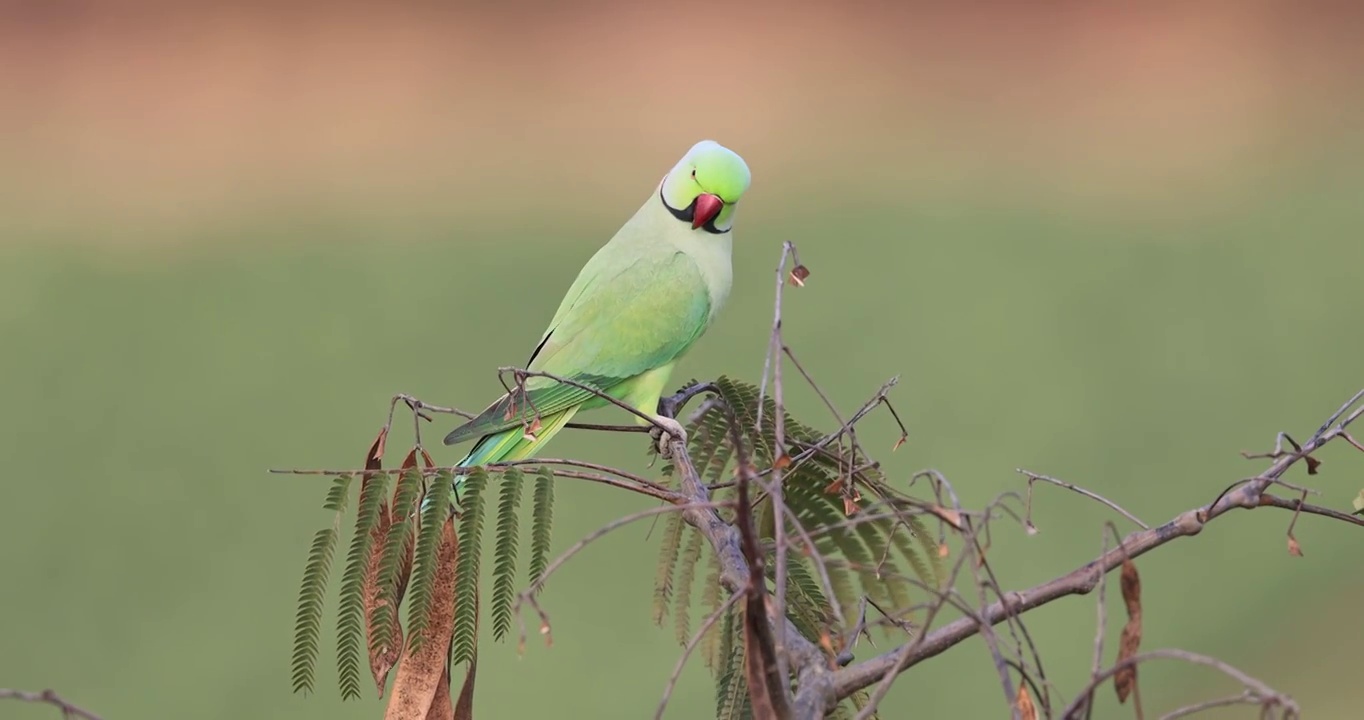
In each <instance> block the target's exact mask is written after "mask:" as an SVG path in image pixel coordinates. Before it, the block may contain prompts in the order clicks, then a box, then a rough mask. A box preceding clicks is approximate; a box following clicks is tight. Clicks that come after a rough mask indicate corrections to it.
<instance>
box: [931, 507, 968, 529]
mask: <svg viewBox="0 0 1364 720" xmlns="http://www.w3.org/2000/svg"><path fill="white" fill-rule="evenodd" d="M924 509H926V510H928V511H929V512H931V513H933V514H934V515H936V516H938V518H939V519H940V520H942V521H943V522H945V523H947V524H948V525H951V526H952V527H954V528H956V529H957V530H961V529H962V525H961V513H959V512H957V511H956V510H953V509H952V508H946V507H943V506H941V505H925V506H924Z"/></svg>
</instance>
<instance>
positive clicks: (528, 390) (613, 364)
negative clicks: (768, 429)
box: [445, 140, 750, 487]
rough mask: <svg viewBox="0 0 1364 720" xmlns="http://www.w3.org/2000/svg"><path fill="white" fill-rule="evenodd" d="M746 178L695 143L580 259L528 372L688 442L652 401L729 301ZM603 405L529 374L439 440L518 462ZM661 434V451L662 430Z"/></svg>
mask: <svg viewBox="0 0 1364 720" xmlns="http://www.w3.org/2000/svg"><path fill="white" fill-rule="evenodd" d="M749 181H750V175H749V170H748V165H747V164H745V163H744V161H743V158H741V157H739V156H738V155H737V154H735V153H734V152H733V151H731V150H729V149H728V148H726V147H724V146H722V145H720V144H719V143H716V142H714V141H711V140H703V141H701V142H699V143H697V144H696V145H694V146H692V148H691V149H690V150H688V151H687V154H686V155H683V156H682V159H681V160H678V161H677V164H676V165H674V166H673V168H672V169H671V170H670V171H668V174H667V175H666V176H665V177H664V178H663V180H662V181H661V182H660V183H659V184H658V186H657V187H656V188H655V189H654V190H653V192H651V193H650V194H649V198H648V199H647V200H646V201H645V202H644V205H643V206H641V207H640V208H639V210H638V211H636V212H635V214H634V216H633V217H631V218H630V219H629V220H627V221H626V223H625V225H624V226H622V227H621V228H620V230H618V231H617V232H616V234H615V236H614V237H612V238H611V240H610V241H608V242H607V243H606V244H605V245H604V246H602V247H601V249H599V250H598V251H597V253H596V254H595V255H593V256H592V258H591V259H590V260H588V261H587V264H586V265H584V266H583V268H582V270H581V271H580V272H579V273H578V278H577V279H576V280H574V281H573V285H572V286H571V287H570V288H569V289H568V294H567V295H565V296H564V299H563V301H562V302H560V304H559V309H558V310H557V311H556V312H555V313H554V319H553V320H551V321H550V323H549V327H548V328H547V329H546V330H545V332H544V335H543V336H542V337H541V338H540V342H539V344H538V345H536V347H535V350H534V352H532V353H531V356H530V361H529V363H528V364H527V366H526V369H527V370H531V371H538V372H546V373H550V374H552V375H555V376H558V377H561V378H567V379H569V380H572V381H574V382H577V383H581V384H582V385H585V386H587V387H591V388H594V389H596V390H599V391H601V392H603V393H606V394H608V395H610V396H611V397H613V398H616V399H618V400H620V401H622V402H624V403H626V404H627V405H629V406H630V407H633V408H635V409H637V410H639V411H640V412H642V413H644V414H645V415H648V416H650V417H653V418H656V419H657V420H658V422H659V424H660V425H663V426H665V427H666V428H667V431H668V434H670V435H673V436H675V437H677V438H679V439H685V438H686V434H685V432H684V431H683V429H682V426H681V425H680V424H679V423H677V422H676V421H673V420H670V419H668V418H660V417H658V416H657V415H656V412H657V406H658V401H659V398H660V396H661V395H662V394H663V391H664V388H665V386H666V384H667V382H668V377H669V375H670V374H671V373H672V369H673V366H674V365H675V364H676V363H677V361H678V359H679V358H681V357H682V356H683V355H684V354H685V353H686V352H687V350H689V349H690V348H691V346H692V344H693V343H695V342H696V340H697V339H698V338H700V337H701V335H702V334H703V333H704V332H705V331H706V328H707V327H709V326H710V323H711V321H712V320H714V319H715V315H716V313H718V312H719V311H720V308H721V307H722V306H723V305H724V303H725V300H726V298H728V296H729V290H730V285H731V282H732V280H733V273H732V270H731V267H730V254H731V252H730V251H731V247H732V243H733V237H734V236H733V227H734V212H735V205H736V204H737V203H738V202H739V198H740V197H741V196H742V195H743V194H744V191H746V190H747V189H748V186H749ZM608 404H610V403H609V402H608V401H606V400H604V399H602V398H600V397H597V396H595V395H593V394H592V393H591V392H589V391H587V390H584V389H582V388H578V387H574V386H572V385H568V384H565V383H560V382H557V381H555V380H552V379H550V378H546V377H529V378H527V379H526V381H525V383H524V390H522V389H518V388H513V390H512V392H511V393H509V394H505V395H503V396H502V397H500V398H498V399H497V401H496V402H494V403H493V404H492V405H489V406H488V408H487V409H486V410H484V411H483V412H482V413H480V414H479V415H478V416H477V417H475V418H474V419H472V420H470V421H468V422H467V423H465V424H463V425H461V426H459V427H457V428H455V429H454V430H453V431H451V432H450V434H449V435H446V436H445V444H446V445H453V444H455V443H459V442H463V441H466V440H471V439H474V438H478V442H477V443H476V444H475V445H474V446H473V448H472V449H471V450H470V451H469V454H468V455H466V456H465V458H464V459H463V460H462V461H460V463H459V465H460V466H462V467H473V466H476V465H482V464H485V463H493V462H500V461H506V460H520V459H524V458H528V457H531V456H532V455H534V454H535V453H536V452H538V451H539V450H540V448H541V447H543V446H544V444H545V443H547V442H549V440H550V438H552V437H554V435H555V434H556V433H558V432H559V430H561V429H562V428H563V427H564V424H565V423H567V422H569V420H571V419H572V418H573V416H574V415H575V414H577V413H578V412H579V411H581V410H587V409H591V408H596V407H602V406H604V405H608ZM532 408H533V409H532ZM536 420H538V423H537V422H536ZM635 420H636V422H637V423H639V424H641V425H644V424H648V422H647V421H646V420H644V419H643V418H640V417H636V418H635ZM659 441H660V445H661V446H664V447H666V443H667V438H666V437H662V436H660V437H659ZM462 481H463V478H462V477H459V478H456V480H455V484H454V486H455V487H458V486H459V485H460V484H461V483H462Z"/></svg>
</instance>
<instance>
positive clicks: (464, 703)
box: [447, 651, 478, 720]
mask: <svg viewBox="0 0 1364 720" xmlns="http://www.w3.org/2000/svg"><path fill="white" fill-rule="evenodd" d="M477 671H478V653H477V651H475V653H474V656H473V658H471V659H470V660H469V671H468V672H466V673H465V674H464V687H463V688H461V689H460V691H459V700H457V701H455V720H474V676H475V675H476V674H477ZM447 672H448V670H447Z"/></svg>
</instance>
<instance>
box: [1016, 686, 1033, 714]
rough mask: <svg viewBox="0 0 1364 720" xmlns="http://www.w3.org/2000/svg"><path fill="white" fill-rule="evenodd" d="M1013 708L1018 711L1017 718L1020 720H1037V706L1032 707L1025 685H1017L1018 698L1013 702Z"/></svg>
mask: <svg viewBox="0 0 1364 720" xmlns="http://www.w3.org/2000/svg"><path fill="white" fill-rule="evenodd" d="M1014 707H1015V708H1017V709H1018V717H1019V718H1021V720H1037V706H1036V705H1033V702H1032V695H1031V694H1030V693H1028V685H1027V683H1019V685H1018V698H1017V699H1015V700H1014Z"/></svg>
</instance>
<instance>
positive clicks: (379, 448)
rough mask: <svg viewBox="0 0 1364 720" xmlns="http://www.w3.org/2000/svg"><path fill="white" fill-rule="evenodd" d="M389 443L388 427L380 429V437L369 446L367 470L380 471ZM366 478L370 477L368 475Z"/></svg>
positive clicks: (366, 459) (366, 461) (366, 456)
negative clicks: (385, 449)
mask: <svg viewBox="0 0 1364 720" xmlns="http://www.w3.org/2000/svg"><path fill="white" fill-rule="evenodd" d="M387 442H388V426H387V425H385V426H384V427H381V428H379V436H378V437H376V438H374V443H373V444H372V445H370V446H369V453H368V454H366V455H365V469H366V470H378V469H379V468H380V467H382V466H383V459H384V445H385V444H386V443H387ZM365 477H369V476H368V475H366V476H365Z"/></svg>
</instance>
